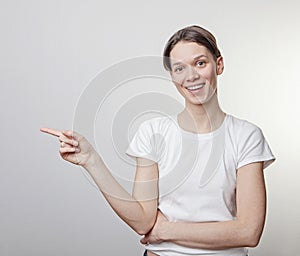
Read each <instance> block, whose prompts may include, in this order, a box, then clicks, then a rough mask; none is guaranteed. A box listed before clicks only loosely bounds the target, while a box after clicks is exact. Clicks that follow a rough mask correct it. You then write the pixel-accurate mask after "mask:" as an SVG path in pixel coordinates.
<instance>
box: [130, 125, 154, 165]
mask: <svg viewBox="0 0 300 256" xmlns="http://www.w3.org/2000/svg"><path fill="white" fill-rule="evenodd" d="M152 138H153V127H152V126H151V123H150V122H149V121H145V122H143V123H142V124H141V125H140V126H139V128H138V130H137V131H136V133H135V135H134V136H133V138H132V140H131V142H130V143H129V146H128V148H127V150H126V152H125V153H126V154H127V155H128V156H131V157H143V158H147V159H150V160H152V161H154V162H156V161H157V157H156V153H155V150H154V147H153V143H152Z"/></svg>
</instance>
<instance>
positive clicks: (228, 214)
mask: <svg viewBox="0 0 300 256" xmlns="http://www.w3.org/2000/svg"><path fill="white" fill-rule="evenodd" d="M163 64H164V67H165V68H166V70H167V71H168V72H169V73H170V76H171V78H172V81H173V83H174V84H175V86H176V88H177V90H178V92H179V93H180V94H181V95H182V96H183V97H184V100H185V108H184V109H183V111H182V112H180V113H178V114H177V115H175V116H167V117H156V118H152V119H150V120H147V121H145V122H144V123H142V124H141V125H140V127H139V129H138V130H137V132H136V134H135V136H134V137H133V139H132V141H131V143H130V145H129V146H128V149H127V151H126V153H127V154H128V155H130V156H132V157H134V158H136V175H135V183H134V188H133V193H132V194H129V193H128V192H127V191H125V190H124V189H123V188H122V187H121V186H120V184H119V183H118V182H117V181H116V180H115V179H114V177H113V176H112V175H111V172H110V170H109V169H108V168H107V166H106V165H105V164H104V162H103V160H102V158H101V156H100V155H99V154H98V153H97V152H96V151H95V150H94V149H93V147H92V146H91V144H90V143H89V142H88V141H87V140H86V139H85V138H84V137H83V136H82V135H80V134H77V133H76V132H73V131H58V130H55V129H50V128H41V131H43V132H46V133H49V134H51V135H54V136H57V137H58V138H59V140H60V142H61V144H60V154H61V156H62V158H63V159H65V160H66V161H69V162H71V163H74V164H78V165H81V166H83V167H84V168H85V169H86V170H87V171H88V173H89V174H90V175H91V177H92V178H93V179H94V181H95V183H96V184H97V186H98V187H99V189H100V191H101V192H102V193H103V195H104V197H105V198H106V200H107V201H108V202H109V204H110V206H111V207H112V208H113V210H114V211H115V212H116V213H117V214H118V215H119V217H120V218H121V219H122V220H124V221H125V222H126V223H127V224H128V225H129V226H130V227H131V228H132V229H133V230H134V231H136V232H137V233H138V234H140V235H143V238H142V239H141V243H143V244H144V245H145V249H146V250H145V253H144V255H148V256H151V255H160V256H177V255H211V254H213V255H219V256H221V255H222V256H246V255H247V247H255V246H257V245H258V243H259V240H260V237H261V234H262V231H263V227H264V222H265V212H266V190H265V183H264V173H263V169H264V168H266V167H267V166H268V165H270V164H271V163H272V162H273V161H274V160H275V158H274V156H273V154H272V152H271V150H270V148H269V146H268V143H267V141H266V140H265V138H264V135H263V133H262V131H261V129H260V128H259V127H257V126H256V125H254V124H252V123H250V122H248V121H246V120H242V119H239V118H236V117H234V116H232V115H230V114H228V113H225V112H224V111H223V110H222V109H221V107H220V105H219V101H218V95H217V81H218V76H219V75H221V74H222V73H223V70H224V62H223V57H222V56H221V53H220V51H219V49H218V47H217V43H216V39H215V38H214V36H213V35H212V34H211V33H210V32H209V31H207V30H205V29H204V28H201V27H199V26H189V27H186V28H183V29H181V30H179V31H178V32H176V33H175V34H174V35H173V36H172V37H171V38H170V39H169V41H168V42H167V45H166V47H165V50H164V61H163ZM137 107H138V106H137ZM158 135H159V136H158ZM157 138H159V139H157ZM179 173H180V174H181V175H182V176H180V177H182V180H181V182H180V183H179V185H178V184H177V185H176V186H174V188H173V189H172V190H171V191H169V192H168V193H163V191H166V188H165V187H164V186H166V185H167V183H164V182H159V181H160V180H161V179H163V178H164V177H165V176H166V174H168V177H172V178H174V179H178V174H179ZM169 174H171V175H169ZM169 179H170V178H169ZM168 183H172V180H169V182H168ZM112 195H118V196H117V197H116V196H112Z"/></svg>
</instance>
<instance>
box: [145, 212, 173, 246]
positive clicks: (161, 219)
mask: <svg viewBox="0 0 300 256" xmlns="http://www.w3.org/2000/svg"><path fill="white" fill-rule="evenodd" d="M168 222H169V221H168V219H167V218H166V216H165V215H163V214H162V212H161V211H160V210H158V212H157V217H156V221H155V224H154V226H153V228H152V229H151V231H150V232H149V233H148V234H146V235H145V236H144V237H143V238H142V239H141V240H140V242H141V243H142V244H159V243H161V242H163V241H164V239H163V237H164V235H163V234H164V232H165V231H164V230H166V229H165V228H164V227H165V224H167V223H168Z"/></svg>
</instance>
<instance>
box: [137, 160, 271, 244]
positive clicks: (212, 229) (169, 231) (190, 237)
mask: <svg viewBox="0 0 300 256" xmlns="http://www.w3.org/2000/svg"><path fill="white" fill-rule="evenodd" d="M262 169H263V165H262V163H261V162H259V163H252V164H249V165H246V166H243V167H241V168H240V169H239V170H238V171H237V192H236V201H237V217H236V219H235V220H231V221H223V222H204V223H192V222H168V221H167V220H166V218H165V217H164V216H163V215H162V214H161V213H159V214H158V218H157V224H155V226H154V228H153V229H152V231H151V232H150V233H149V234H147V235H146V236H145V237H144V238H143V239H142V240H141V242H142V243H146V242H150V243H159V242H162V241H168V242H174V243H177V244H180V245H183V246H187V247H191V248H202V249H225V248H234V247H244V246H246V247H255V246H257V244H258V243H259V240H260V237H261V234H262V231H263V227H264V222H265V212H266V192H265V183H264V175H263V170H262Z"/></svg>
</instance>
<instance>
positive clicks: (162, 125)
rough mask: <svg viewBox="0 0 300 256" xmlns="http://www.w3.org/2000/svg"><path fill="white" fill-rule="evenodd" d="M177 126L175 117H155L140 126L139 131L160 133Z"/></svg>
mask: <svg viewBox="0 0 300 256" xmlns="http://www.w3.org/2000/svg"><path fill="white" fill-rule="evenodd" d="M175 124H176V119H175V116H162V117H153V118H150V119H147V120H145V121H143V122H142V123H141V124H140V126H139V129H144V130H149V131H152V132H156V133H158V132H163V131H165V130H168V129H170V127H171V126H174V125H175Z"/></svg>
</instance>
